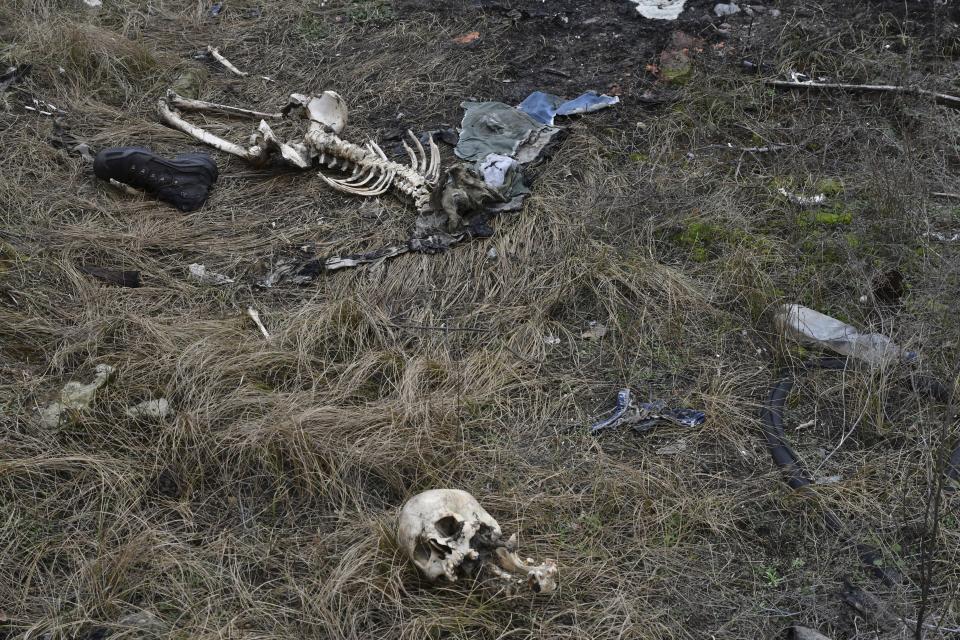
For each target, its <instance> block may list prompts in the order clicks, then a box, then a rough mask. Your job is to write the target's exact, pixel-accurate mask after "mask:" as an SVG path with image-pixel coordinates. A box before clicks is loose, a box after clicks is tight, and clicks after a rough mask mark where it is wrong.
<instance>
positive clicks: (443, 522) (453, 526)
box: [434, 516, 463, 538]
mask: <svg viewBox="0 0 960 640" xmlns="http://www.w3.org/2000/svg"><path fill="white" fill-rule="evenodd" d="M434 526H435V527H436V528H437V531H439V532H440V533H441V534H443V536H444V537H446V538H452V537H453V536H455V535H457V534H458V533H460V532H461V531H462V530H463V523H462V522H460V521H458V520H457V519H456V518H454V517H453V516H446V517H443V518H440V519H439V520H437V522H436V523H435V524H434Z"/></svg>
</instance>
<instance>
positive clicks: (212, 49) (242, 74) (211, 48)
mask: <svg viewBox="0 0 960 640" xmlns="http://www.w3.org/2000/svg"><path fill="white" fill-rule="evenodd" d="M207 53H209V54H210V55H211V56H213V59H214V60H216V61H217V62H219V63H220V64H222V65H223V66H224V67H226V69H227V71H229V72H230V73H233V74H236V75H238V76H240V77H241V78H245V77H247V76H248V75H250V74H249V73H247V72H246V71H240V69H237V68H236V67H235V66H233V63H232V62H230V61H229V60H227V59H226V58H224V57H223V55H222V54H221V53H220V51H219V50H218V49H217V48H216V47H214V46H213V45H207Z"/></svg>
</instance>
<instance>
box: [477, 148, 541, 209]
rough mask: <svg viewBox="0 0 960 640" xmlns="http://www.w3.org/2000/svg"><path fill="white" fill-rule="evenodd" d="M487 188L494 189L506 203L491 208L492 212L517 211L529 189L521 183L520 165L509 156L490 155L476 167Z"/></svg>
mask: <svg viewBox="0 0 960 640" xmlns="http://www.w3.org/2000/svg"><path fill="white" fill-rule="evenodd" d="M476 169H477V173H479V174H480V175H481V176H483V181H484V182H485V183H486V184H487V186H489V187H491V188H493V189H496V190H497V191H498V192H499V193H500V194H502V195H503V197H504V198H505V199H506V202H502V203H498V204H495V205H492V206H491V210H492V211H497V212H506V211H519V210H520V208H521V207H522V206H523V200H524V198H525V197H526V196H527V194H529V193H530V189H528V188H527V186H526V185H525V184H524V183H523V172H522V170H521V167H520V163H519V162H517V161H516V160H514V159H513V158H511V157H509V156H502V155H499V154H496V153H491V154H490V155H488V156H487V157H486V158H484V159H483V160H479V161H478V162H477V165H476Z"/></svg>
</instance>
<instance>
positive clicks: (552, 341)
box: [543, 335, 560, 344]
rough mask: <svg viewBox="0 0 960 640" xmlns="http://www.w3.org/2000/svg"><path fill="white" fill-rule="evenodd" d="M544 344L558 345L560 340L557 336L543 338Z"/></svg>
mask: <svg viewBox="0 0 960 640" xmlns="http://www.w3.org/2000/svg"><path fill="white" fill-rule="evenodd" d="M543 343H544V344H560V338H558V337H557V336H549V335H548V336H543Z"/></svg>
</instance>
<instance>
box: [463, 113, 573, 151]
mask: <svg viewBox="0 0 960 640" xmlns="http://www.w3.org/2000/svg"><path fill="white" fill-rule="evenodd" d="M461 106H462V107H463V108H464V114H463V123H462V125H461V129H460V139H459V141H458V142H457V146H456V148H455V149H454V153H455V154H456V155H457V156H458V157H460V158H463V159H464V160H473V161H476V160H480V159H481V158H486V157H487V156H488V155H490V154H491V153H493V154H497V155H503V156H510V157H512V158H514V159H516V160H517V162H520V163H521V164H525V163H527V162H531V161H534V160H537V159H538V158H539V157H540V156H541V155H542V153H543V150H544V149H545V148H546V146H547V144H549V142H550V141H551V140H552V139H553V137H554V136H556V135H557V134H558V133H559V132H560V129H558V128H556V127H550V126H547V125H544V124H541V123H540V122H537V121H536V120H534V119H533V118H531V117H530V116H529V115H528V114H526V113H524V112H523V111H520V110H519V109H515V108H514V107H511V106H510V105H507V104H504V103H502V102H464V103H462V104H461Z"/></svg>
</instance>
